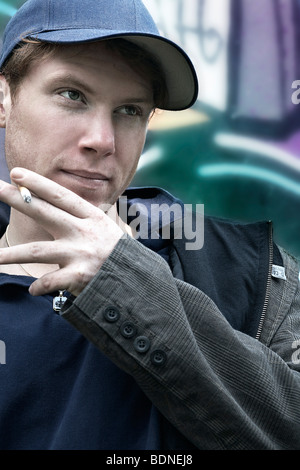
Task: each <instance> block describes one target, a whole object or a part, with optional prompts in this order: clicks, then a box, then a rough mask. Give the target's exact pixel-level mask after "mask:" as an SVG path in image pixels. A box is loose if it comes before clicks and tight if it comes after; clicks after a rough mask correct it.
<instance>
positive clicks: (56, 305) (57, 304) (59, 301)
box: [4, 225, 67, 312]
mask: <svg viewBox="0 0 300 470" xmlns="http://www.w3.org/2000/svg"><path fill="white" fill-rule="evenodd" d="M8 227H9V225H8V226H7V227H6V230H5V234H4V235H5V241H6V244H7V246H8V248H11V246H12V245H11V244H10V243H9V239H8ZM16 264H18V266H20V268H22V269H23V271H24V272H25V273H26V274H27V276H30V277H34V276H33V275H32V274H30V272H28V271H27V270H26V269H25V268H24V266H23V265H22V264H21V263H16ZM58 292H59V295H58V296H55V297H54V299H53V310H54V311H55V312H60V311H61V309H62V307H63V305H64V303H65V301H66V300H67V297H65V296H64V292H65V291H64V290H59V291H58Z"/></svg>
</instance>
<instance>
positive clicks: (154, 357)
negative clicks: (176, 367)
mask: <svg viewBox="0 0 300 470" xmlns="http://www.w3.org/2000/svg"><path fill="white" fill-rule="evenodd" d="M150 360H151V362H152V364H153V365H154V366H163V365H164V364H165V363H166V362H167V355H166V353H165V352H164V351H162V350H160V349H157V350H156V351H153V353H152V354H151V356H150Z"/></svg>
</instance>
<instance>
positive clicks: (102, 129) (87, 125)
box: [79, 113, 115, 157]
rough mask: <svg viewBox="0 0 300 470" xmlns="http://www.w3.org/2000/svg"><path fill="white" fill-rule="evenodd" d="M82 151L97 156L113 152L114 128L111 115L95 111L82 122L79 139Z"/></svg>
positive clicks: (105, 155) (104, 155)
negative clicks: (82, 127) (95, 112)
mask: <svg viewBox="0 0 300 470" xmlns="http://www.w3.org/2000/svg"><path fill="white" fill-rule="evenodd" d="M79 146H80V147H81V149H82V150H84V151H89V152H90V153H94V155H95V156H97V157H107V156H109V155H112V154H114V152H115V129H114V125H113V121H112V118H111V116H108V115H105V113H97V115H94V116H91V117H90V118H89V119H86V120H85V122H84V131H83V133H82V136H81V138H80V140H79Z"/></svg>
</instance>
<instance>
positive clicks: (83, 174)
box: [63, 170, 110, 181]
mask: <svg viewBox="0 0 300 470" xmlns="http://www.w3.org/2000/svg"><path fill="white" fill-rule="evenodd" d="M63 172H64V173H67V174H68V175H70V176H75V177H78V178H83V179H87V180H95V181H99V180H100V181H107V180H109V179H110V178H109V177H108V176H106V175H103V174H102V173H97V172H93V171H86V170H63Z"/></svg>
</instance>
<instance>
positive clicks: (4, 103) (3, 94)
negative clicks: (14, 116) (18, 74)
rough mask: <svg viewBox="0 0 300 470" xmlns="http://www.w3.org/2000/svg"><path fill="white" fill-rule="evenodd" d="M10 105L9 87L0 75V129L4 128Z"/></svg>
mask: <svg viewBox="0 0 300 470" xmlns="http://www.w3.org/2000/svg"><path fill="white" fill-rule="evenodd" d="M10 104H11V99H10V89H9V85H8V83H7V81H6V79H5V78H4V76H3V75H1V74H0V127H3V128H4V127H6V117H7V112H8V106H10Z"/></svg>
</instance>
